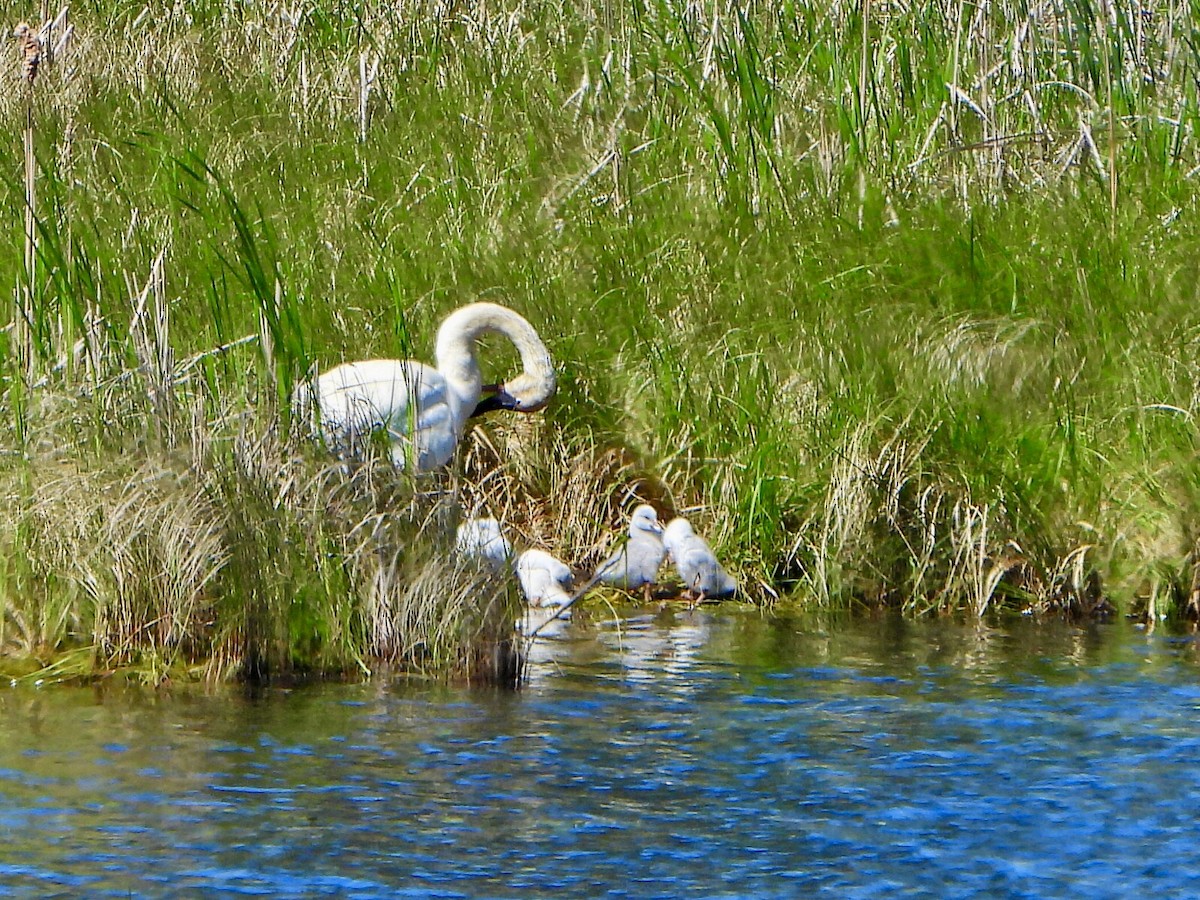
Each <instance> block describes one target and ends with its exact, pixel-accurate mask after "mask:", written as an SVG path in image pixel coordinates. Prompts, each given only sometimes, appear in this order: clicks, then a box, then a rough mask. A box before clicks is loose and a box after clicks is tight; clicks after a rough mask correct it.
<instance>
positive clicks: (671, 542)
mask: <svg viewBox="0 0 1200 900" xmlns="http://www.w3.org/2000/svg"><path fill="white" fill-rule="evenodd" d="M662 540H663V546H665V547H666V548H667V552H668V553H669V554H670V556H671V560H672V561H673V562H674V563H675V568H676V569H677V570H678V572H679V577H680V578H682V579H683V584H684V588H685V591H686V593H687V595H688V596H689V598H690V599H691V600H692V601H693V602H695V603H703V602H704V600H705V598H707V597H727V596H729V595H730V594H733V593H734V592H736V591H737V586H738V585H737V581H735V580H734V578H733V577H732V576H731V575H730V574H729V573H728V572H726V571H725V569H724V568H722V566H721V564H720V563H719V562H718V561H717V557H716V554H714V553H713V552H712V548H711V547H709V546H708V542H707V541H705V540H704V538H702V537H700V536H699V535H698V534H696V532H695V531H693V530H692V523H691V522H689V521H688V520H687V519H683V518H680V519H672V520H671V521H670V522H669V523H668V524H667V527H666V528H664V529H663V536H662Z"/></svg>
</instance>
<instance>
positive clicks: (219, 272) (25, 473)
mask: <svg viewBox="0 0 1200 900" xmlns="http://www.w3.org/2000/svg"><path fill="white" fill-rule="evenodd" d="M1193 6H1194V4H1193ZM1141 9H1142V10H1143V13H1142V14H1139V15H1138V16H1136V17H1135V16H1132V15H1131V12H1130V9H1128V8H1125V7H1119V8H1118V7H1117V6H1115V5H1114V6H1112V7H1111V8H1109V7H1107V6H1105V5H1096V4H1089V3H1078V2H1062V3H1057V4H1051V5H1049V6H1043V7H1037V8H1031V7H1029V6H1028V5H1027V4H1020V3H1015V2H1002V3H995V4H989V5H987V6H986V7H979V6H977V5H970V4H965V3H952V2H946V3H940V4H899V3H885V2H882V0H875V2H870V3H861V4H858V5H846V4H842V5H836V6H835V5H833V4H827V5H820V4H818V5H816V6H812V5H808V6H805V5H799V4H787V3H785V4H757V3H743V4H737V3H729V2H720V3H717V4H715V5H713V4H679V3H667V2H663V0H651V2H642V0H629V2H616V0H614V2H588V0H561V2H557V3H549V2H533V0H526V2H521V0H513V2H511V3H509V4H507V5H505V6H503V7H497V6H494V5H491V4H487V5H484V4H476V3H472V2H468V0H463V2H454V3H447V4H442V5H434V6H429V5H426V4H415V3H401V4H382V3H381V4H368V5H366V6H363V5H362V4H356V5H354V6H350V5H346V4H342V3H334V2H332V0H316V2H312V3H309V4H306V5H302V6H297V7H296V8H295V12H294V14H293V12H291V11H290V10H291V8H290V7H287V6H281V5H278V4H234V3H219V2H216V0H207V2H202V3H196V4H189V5H188V10H187V12H186V14H185V13H184V11H183V8H182V7H179V8H171V7H160V6H157V5H151V6H150V7H146V6H145V5H144V4H141V3H138V4H117V5H112V4H85V5H82V6H79V7H78V8H72V10H71V22H72V24H73V26H74V29H75V30H74V33H73V36H72V38H71V40H70V42H69V43H68V44H67V45H66V47H65V48H64V49H63V50H62V52H61V53H60V54H59V55H58V57H57V58H56V59H55V60H54V61H53V63H52V64H49V63H48V64H44V65H43V66H42V69H41V71H40V72H39V76H38V80H37V82H36V83H35V84H34V86H33V88H32V89H29V90H26V88H25V86H24V84H21V83H18V82H17V81H16V73H17V69H18V62H17V60H16V58H15V55H14V57H13V63H12V64H13V77H12V78H11V79H10V89H9V90H8V91H6V92H5V94H4V96H3V98H2V99H0V102H2V103H3V107H4V113H5V116H4V119H5V121H7V122H9V123H10V125H9V128H8V129H7V130H6V132H5V135H6V141H7V144H8V147H9V150H10V152H9V154H8V158H10V159H13V160H17V159H20V158H22V154H23V131H24V128H25V122H26V112H25V111H26V105H27V104H31V107H32V112H33V121H34V125H35V133H34V149H35V156H36V169H37V183H36V188H37V191H36V196H37V201H36V202H37V209H36V222H37V239H36V247H35V251H36V260H37V264H36V266H35V270H34V272H33V273H28V272H26V270H25V266H24V264H23V263H22V260H23V258H24V251H25V247H26V240H27V239H26V230H25V225H24V210H25V196H26V185H25V183H24V178H23V176H22V174H21V172H20V171H19V169H18V167H16V166H11V167H9V170H8V172H7V174H6V175H5V176H4V179H5V180H4V189H3V192H2V193H0V198H2V200H0V202H3V203H4V205H5V208H6V212H7V221H8V222H9V223H10V227H9V228H7V229H5V230H4V231H3V232H2V234H3V235H5V236H6V237H7V248H8V249H7V252H3V253H0V274H2V275H3V277H4V282H5V283H6V284H9V285H10V286H11V287H12V290H13V293H14V296H21V295H22V291H25V292H28V294H29V296H30V297H31V301H30V303H29V304H28V305H29V308H30V314H29V321H28V333H29V338H28V340H29V342H30V345H31V347H32V359H31V360H30V361H29V362H25V361H24V360H23V358H22V355H21V353H20V347H19V346H18V340H19V339H20V335H21V331H22V330H21V329H19V328H10V329H9V331H8V332H6V334H7V335H8V340H7V342H6V343H5V344H4V345H3V346H2V347H0V372H2V373H3V379H4V382H3V387H4V393H3V398H2V405H3V409H2V410H0V412H2V415H0V421H3V422H5V423H7V425H8V427H7V428H6V429H5V430H4V433H3V435H2V437H0V444H2V446H0V451H3V457H2V459H0V479H2V483H3V485H4V488H5V491H6V499H7V501H8V502H7V503H6V504H5V510H6V513H5V514H3V515H0V544H3V546H4V548H5V553H4V558H5V563H4V566H3V568H2V569H0V604H2V605H3V609H4V615H3V618H2V620H0V629H2V630H0V640H2V641H3V643H4V648H3V649H5V650H6V651H7V652H9V653H13V654H17V655H21V656H25V657H29V656H34V657H38V656H39V655H40V656H41V657H44V658H46V659H50V658H52V657H53V656H54V655H55V654H57V653H61V652H62V651H64V650H66V649H69V648H77V647H87V648H91V649H92V653H91V655H90V656H88V657H87V661H86V665H87V666H91V667H94V668H95V669H98V670H104V669H105V668H108V667H113V666H129V665H133V666H135V667H136V666H137V665H144V666H145V670H146V671H147V672H149V673H150V675H149V676H148V677H150V678H158V677H161V676H162V674H163V673H164V672H183V671H192V670H194V669H193V668H192V667H194V666H196V665H204V666H206V667H207V669H206V671H208V672H209V673H210V674H224V673H229V672H235V671H238V670H239V668H240V669H243V670H246V669H255V668H256V667H259V666H265V667H266V668H267V669H269V670H270V671H288V670H292V669H297V668H298V669H302V670H304V669H318V670H356V669H361V668H364V667H365V668H374V667H376V666H377V665H378V664H379V662H380V661H381V660H382V661H386V662H388V663H395V664H398V665H401V666H404V667H408V668H416V669H422V670H428V671H446V670H447V669H448V668H454V667H458V668H459V669H460V670H466V671H472V666H476V667H478V665H482V663H479V662H478V660H479V659H481V658H482V657H481V656H480V653H481V651H480V650H479V641H480V635H484V636H485V637H484V644H486V643H487V642H488V641H491V642H493V643H494V642H496V641H499V640H502V637H501V635H502V632H503V629H504V626H503V620H504V617H505V615H507V613H504V614H500V613H496V614H493V613H491V612H487V611H489V610H493V609H496V610H501V609H502V608H508V609H509V610H510V611H511V605H512V604H513V603H514V602H515V601H514V598H513V596H512V592H511V589H509V588H506V587H504V586H499V585H491V586H490V587H487V588H485V589H483V590H484V595H486V596H487V597H489V598H493V599H495V603H493V602H492V600H488V601H486V602H485V601H483V600H481V599H480V597H481V596H483V595H480V594H478V593H476V592H477V591H479V590H481V588H480V584H479V583H478V578H477V573H475V574H472V573H460V575H455V576H454V578H456V579H457V580H456V581H454V584H455V585H456V587H455V589H454V590H452V591H448V592H446V596H443V597H442V598H441V600H438V599H437V595H438V594H439V591H438V590H432V589H431V588H430V587H429V585H430V584H438V583H439V582H438V578H439V576H437V575H435V574H431V573H434V572H435V571H438V567H439V566H440V567H443V568H445V567H449V569H450V570H452V571H453V570H454V567H453V565H452V564H451V563H450V562H449V560H448V557H447V556H446V554H445V552H444V551H445V549H446V547H447V546H448V542H449V534H450V532H451V531H452V528H451V525H452V519H453V514H452V512H450V511H446V509H447V507H446V506H445V504H449V509H452V508H453V507H454V506H455V505H457V506H459V507H463V508H466V509H468V510H474V509H476V508H488V509H491V510H493V511H499V512H502V513H503V514H504V515H505V516H506V518H507V519H508V520H509V521H510V523H511V527H512V528H513V529H514V531H515V532H516V533H517V534H518V536H519V537H520V538H521V539H522V540H524V541H526V542H530V543H538V544H541V545H544V546H548V547H549V548H551V549H553V550H555V551H556V552H557V553H558V554H559V555H560V556H562V557H563V558H565V559H568V560H570V561H572V562H575V563H578V564H580V565H584V566H586V565H587V564H588V563H590V562H591V561H594V560H595V559H597V558H599V556H600V554H601V553H602V550H603V546H602V545H603V542H604V539H605V536H606V535H607V534H608V533H609V532H610V531H612V530H615V529H616V528H617V526H618V523H619V522H620V520H621V511H620V510H621V508H622V507H624V508H628V506H629V505H630V504H631V503H632V502H633V499H632V493H640V494H641V495H642V496H646V497H649V498H651V499H653V500H655V501H657V502H658V503H659V504H660V507H661V508H662V509H663V511H664V512H670V511H672V510H688V511H690V514H691V515H692V517H693V518H694V519H695V520H696V521H697V523H698V524H699V525H700V526H701V530H702V531H705V532H707V533H708V534H709V535H710V536H712V537H713V538H714V541H715V543H716V545H717V546H718V548H719V550H720V551H721V553H722V555H723V556H724V557H726V558H727V559H728V560H729V561H730V562H731V563H732V565H733V567H734V568H736V569H737V570H738V571H739V573H740V574H741V576H742V578H743V581H744V582H745V583H746V584H747V585H748V586H749V588H750V594H751V596H752V597H754V598H756V599H759V600H761V601H764V602H774V601H775V599H776V598H777V597H780V596H782V597H784V598H785V599H786V602H791V603H797V604H808V605H815V606H821V607H827V608H832V609H840V608H844V607H847V606H851V605H855V604H859V603H871V604H874V603H886V604H891V605H897V606H901V607H903V608H905V609H907V610H909V611H911V612H913V613H926V612H934V611H949V610H966V611H969V612H971V613H972V614H985V613H987V612H989V611H994V610H996V609H999V608H1014V609H1015V608H1020V609H1025V608H1030V609H1034V610H1036V611H1044V612H1052V611H1063V612H1066V613H1068V614H1072V615H1074V614H1080V613H1085V612H1087V611H1088V609H1090V608H1091V606H1093V605H1094V604H1095V603H1096V601H1097V600H1098V598H1099V597H1100V596H1106V597H1107V598H1108V599H1109V601H1110V602H1112V603H1114V604H1115V605H1116V606H1117V607H1118V608H1119V609H1121V610H1124V611H1130V612H1135V613H1150V614H1152V615H1160V614H1164V613H1174V612H1178V613H1184V612H1193V613H1194V612H1197V611H1200V599H1198V598H1200V588H1198V587H1197V585H1200V549H1198V548H1200V529H1198V528H1197V526H1196V523H1197V521H1200V468H1198V466H1197V459H1196V421H1195V419H1196V416H1197V414H1198V412H1200V395H1198V392H1197V387H1196V385H1197V383H1198V382H1197V375H1196V371H1197V370H1196V359H1197V353H1198V351H1200V314H1198V313H1197V309H1198V306H1200V305H1198V302H1197V301H1198V300H1200V256H1198V255H1197V253H1196V250H1195V248H1196V247H1197V246H1200V242H1198V238H1200V235H1198V234H1197V225H1196V222H1197V212H1198V210H1197V206H1198V204H1197V200H1196V193H1197V191H1196V186H1197V181H1198V178H1200V152H1198V150H1197V144H1196V139H1197V134H1196V128H1197V123H1198V117H1197V109H1198V105H1197V100H1198V97H1197V81H1196V78H1195V72H1196V71H1197V70H1198V68H1200V58H1198V56H1197V54H1198V51H1197V49H1196V48H1197V47H1200V40H1198V38H1200V34H1197V32H1196V30H1195V26H1194V25H1193V23H1194V22H1195V21H1198V20H1200V16H1198V15H1197V12H1198V10H1197V9H1195V8H1190V7H1188V6H1186V5H1184V6H1180V5H1178V4H1176V5H1169V4H1151V5H1148V6H1144V7H1142V8H1141ZM6 12H7V16H6V19H7V20H8V21H9V22H10V26H9V27H10V28H11V25H13V24H15V23H16V21H17V20H18V19H19V17H20V15H21V14H23V12H22V10H21V9H19V8H8V9H7V10H6ZM864 14H865V15H864ZM372 72H374V73H375V74H374V77H373V78H371V77H370V76H371V73H372ZM364 73H365V74H366V75H367V76H368V79H367V84H365V85H364V81H363V74H364ZM364 98H365V99H364ZM364 111H365V116H364ZM160 258H161V262H158V263H157V264H156V261H158V260H160ZM476 298H483V299H491V300H496V301H499V302H503V303H506V304H509V305H511V306H513V307H514V308H516V309H517V310H519V311H520V312H522V313H523V314H524V315H525V316H526V317H527V318H529V319H530V320H531V321H532V322H533V323H534V325H535V327H537V328H538V330H539V331H540V333H541V334H542V335H543V336H544V337H545V338H546V340H547V342H548V343H549V345H550V348H551V351H552V353H553V355H554V357H555V360H556V362H557V364H558V365H559V367H560V371H561V374H562V385H561V389H560V393H559V396H558V397H557V398H556V400H555V402H554V404H553V405H552V407H551V408H550V409H549V410H548V412H547V413H546V414H545V415H544V416H538V417H535V418H534V419H532V420H531V421H525V422H519V423H513V422H511V421H507V420H502V419H500V418H496V419H494V420H492V421H489V422H486V423H484V424H483V425H482V426H481V427H480V429H477V431H478V433H477V434H475V435H474V436H473V438H472V439H471V441H470V442H469V444H468V446H467V447H465V448H464V449H463V452H462V454H461V456H462V457H463V458H464V459H463V461H462V462H461V463H460V465H459V469H460V471H459V473H458V474H456V475H453V476H451V477H450V478H449V480H448V481H446V482H445V483H440V484H439V488H438V489H439V490H441V489H443V488H446V489H449V490H450V491H451V493H450V494H449V495H448V497H447V498H443V499H437V498H433V497H431V495H430V489H429V487H428V486H426V485H412V484H409V483H407V482H405V481H404V479H402V478H401V479H399V480H397V479H396V478H395V477H394V476H391V475H389V474H388V473H387V472H384V471H381V470H378V471H377V468H378V467H371V468H370V469H369V472H368V474H369V475H370V477H366V476H363V477H362V478H361V479H359V480H356V481H352V482H351V487H347V486H346V485H345V484H344V483H343V482H344V480H343V479H342V478H341V476H340V475H338V474H337V473H333V474H332V476H331V473H329V472H327V471H325V468H326V466H327V461H326V460H322V459H321V456H320V453H319V451H318V450H316V449H314V448H305V447H303V446H300V445H298V444H296V443H294V442H289V441H287V440H285V439H284V436H285V435H286V429H287V426H288V423H287V421H286V419H287V414H286V409H287V403H286V399H287V394H288V391H289V389H290V386H291V385H292V384H294V383H295V381H296V380H297V379H298V378H300V377H301V376H302V375H303V373H304V372H306V371H308V369H309V367H310V365H312V364H313V363H314V362H315V363H319V364H321V365H326V366H327V365H329V364H332V363H334V362H337V361H340V360H343V359H348V358H363V357H368V356H410V355H414V356H418V357H421V358H428V357H429V356H430V355H431V351H432V343H433V334H434V331H435V329H436V326H437V323H438V322H439V321H440V319H441V317H442V316H444V315H445V314H446V313H447V312H448V311H449V310H451V309H453V308H454V307H456V306H459V305H461V304H462V303H465V302H468V301H469V300H472V299H476ZM494 350H495V352H494V353H492V354H491V355H490V356H489V359H488V361H487V363H486V365H487V366H488V367H489V368H491V369H492V371H494V372H495V373H496V374H501V373H503V372H504V371H506V367H511V366H512V365H513V364H514V357H513V355H512V354H511V353H509V352H506V351H503V350H502V348H499V347H497V348H494ZM355 490H358V491H359V493H358V494H355V493H354V491H355ZM631 492H632V493H631ZM330 497H338V498H341V499H339V500H338V501H337V502H336V503H335V502H333V501H331V500H330ZM432 510H442V511H441V512H438V513H437V514H436V515H433V514H432V512H431V511H432ZM431 515H432V519H430V516H431ZM430 521H432V522H433V523H434V524H433V525H430V524H428V523H429V522H430ZM421 528H426V529H428V531H427V534H426V538H424V539H417V538H416V534H417V533H418V532H419V531H420V529H421ZM364 529H366V531H367V532H369V533H370V535H371V538H370V540H368V539H367V537H366V535H365V534H364ZM422 547H427V549H414V548H422ZM394 559H400V560H404V564H403V565H402V566H400V567H399V568H396V567H395V566H391V565H390V562H389V561H390V560H394ZM381 572H384V573H387V574H386V576H385V575H381V574H380V573H381ZM447 577H449V576H447ZM381 578H384V581H385V582H386V585H385V587H384V588H380V584H381V581H380V579H381ZM423 578H425V579H432V581H422V579H423ZM421 585H425V587H424V588H422V587H421ZM381 590H382V593H383V595H386V597H387V598H388V599H387V600H386V602H384V603H383V607H382V608H383V609H384V612H380V610H381V606H380V603H381V601H380V596H381V594H380V592H381ZM451 595H452V599H447V597H449V596H451ZM431 597H432V598H433V599H431ZM400 598H407V599H405V600H404V601H403V602H404V603H409V602H410V601H411V603H412V604H413V609H416V610H419V613H417V612H414V613H413V615H412V616H411V617H408V618H406V616H407V615H408V613H407V612H405V611H404V610H406V609H408V607H404V609H402V608H401V607H400V606H397V605H396V604H400V603H401V599H400ZM497 603H498V604H499V605H498V606H497V605H496V604H497ZM506 604H507V607H506V606H505V605H506ZM385 620H386V621H385ZM497 623H499V624H497ZM401 624H404V627H403V628H401V627H400V626H401ZM483 656H486V653H483ZM476 670H477V669H476Z"/></svg>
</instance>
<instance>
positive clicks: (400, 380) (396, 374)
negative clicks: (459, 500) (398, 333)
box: [293, 303, 555, 472]
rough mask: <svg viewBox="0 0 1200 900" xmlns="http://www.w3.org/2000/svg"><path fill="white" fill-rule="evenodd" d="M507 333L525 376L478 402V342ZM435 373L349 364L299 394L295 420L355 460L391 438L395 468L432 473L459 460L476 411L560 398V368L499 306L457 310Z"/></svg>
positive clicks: (398, 363)
mask: <svg viewBox="0 0 1200 900" xmlns="http://www.w3.org/2000/svg"><path fill="white" fill-rule="evenodd" d="M489 333H496V334H502V335H504V336H505V337H507V338H508V339H509V340H510V341H512V343H513V345H514V346H515V347H516V348H517V352H518V353H520V355H521V362H522V365H523V367H524V371H523V372H522V373H521V375H519V376H517V377H516V378H515V379H513V380H512V381H508V382H505V383H504V384H502V385H499V386H498V387H496V388H494V390H495V391H496V395H495V396H494V397H490V398H488V399H487V400H485V401H483V403H481V402H480V398H481V397H482V396H483V391H484V386H483V376H482V375H481V373H480V370H479V362H478V360H477V359H476V341H478V339H479V338H480V337H482V336H483V335H485V334H489ZM434 356H435V358H436V360H437V368H436V369H435V368H433V367H432V366H428V365H426V364H425V363H421V362H416V361H414V360H396V359H370V360H363V361H360V362H348V363H343V364H342V365H340V366H335V367H334V368H332V369H330V370H329V371H328V372H325V373H324V374H323V375H321V376H320V377H318V378H316V379H315V380H314V381H313V382H312V383H311V384H308V383H306V384H301V385H299V386H298V387H297V388H296V391H295V394H294V399H293V406H294V411H295V413H296V416H297V417H298V418H300V419H301V420H303V419H309V420H310V421H312V423H313V425H314V428H315V430H317V431H318V432H319V433H320V434H321V435H323V437H324V439H325V441H326V442H327V443H328V444H329V445H330V446H331V447H333V448H334V449H335V450H337V451H338V452H340V453H343V454H353V453H355V452H356V451H357V450H358V449H359V448H361V446H362V444H363V442H364V441H366V440H368V439H369V436H370V435H371V434H372V433H375V432H382V433H383V434H385V435H386V437H387V440H388V442H389V444H390V450H391V456H392V462H393V463H394V464H395V465H396V466H399V467H403V468H410V467H411V468H415V469H416V470H417V471H420V472H428V471H431V470H433V469H437V468H440V467H442V466H444V465H446V463H448V462H449V461H450V459H451V458H452V457H453V456H454V449H455V447H456V446H457V445H458V441H459V439H460V438H461V437H462V435H463V432H464V431H465V430H466V427H467V420H468V419H469V418H470V417H471V416H472V415H473V414H474V413H475V412H477V411H478V412H486V411H487V410H488V409H500V408H503V409H514V410H517V411H519V412H533V411H535V410H538V409H541V408H542V407H543V406H545V405H546V403H547V402H549V400H550V398H551V396H553V394H554V388H555V377H554V366H553V364H552V363H551V361H550V354H549V352H548V351H547V350H546V346H545V344H543V343H542V341H541V339H540V338H539V337H538V335H537V332H536V331H534V330H533V326H532V325H530V324H529V323H528V322H527V321H525V319H524V318H522V317H521V316H519V315H517V314H516V313H515V312H513V311H512V310H511V309H508V308H506V307H503V306H498V305H496V304H495V303H472V304H470V305H469V306H464V307H462V308H461V309H458V310H455V311H454V312H453V313H451V314H450V315H449V316H447V317H446V319H445V321H444V322H442V325H441V327H440V328H439V329H438V334H437V344H436V347H435V350H434Z"/></svg>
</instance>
